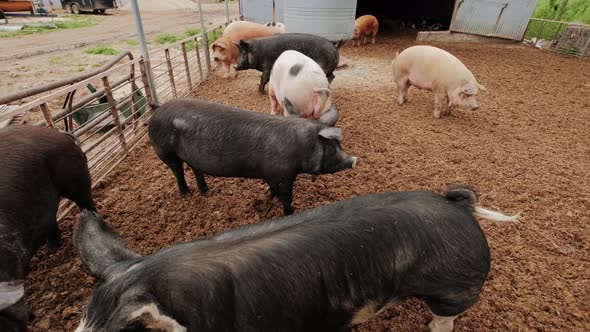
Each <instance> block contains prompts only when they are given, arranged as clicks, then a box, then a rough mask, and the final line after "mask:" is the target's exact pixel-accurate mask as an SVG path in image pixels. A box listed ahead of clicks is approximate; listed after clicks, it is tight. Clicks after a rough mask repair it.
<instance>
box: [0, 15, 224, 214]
mask: <svg viewBox="0 0 590 332" xmlns="http://www.w3.org/2000/svg"><path fill="white" fill-rule="evenodd" d="M224 26H225V24H223V25H219V26H215V27H213V28H211V29H209V30H208V31H207V32H206V34H204V36H205V38H204V39H203V38H202V37H201V35H199V36H194V37H188V38H185V39H182V40H180V41H178V42H175V43H173V44H169V45H166V46H165V47H162V48H159V49H155V50H152V51H150V52H149V57H150V64H151V67H152V70H153V73H154V85H155V91H156V93H157V94H158V99H159V102H160V103H164V102H166V101H168V100H170V99H173V98H179V97H184V96H187V95H189V94H190V93H191V92H192V91H193V90H194V89H195V88H196V86H197V85H198V84H200V83H201V82H203V81H204V80H205V79H206V78H207V76H208V75H209V74H210V71H211V70H212V69H211V68H214V62H213V61H212V59H211V58H207V56H206V54H207V52H204V48H206V47H209V45H210V44H211V43H212V41H213V40H214V39H216V38H217V37H218V36H221V33H222V31H223V28H224ZM118 58H121V59H119V60H118V62H116V61H112V63H110V64H109V68H108V69H106V70H103V71H101V72H99V73H97V74H96V75H93V76H90V77H87V78H84V79H79V80H76V82H75V83H71V84H69V83H66V84H61V85H59V84H57V86H58V87H55V86H53V87H51V89H48V90H45V91H41V90H39V89H38V90H34V91H31V93H29V94H21V95H27V97H29V100H30V97H31V94H32V93H34V95H33V98H35V99H34V100H31V101H28V102H23V98H24V97H22V96H16V99H14V100H4V101H3V103H11V104H13V105H14V104H16V105H18V104H20V105H18V106H12V108H11V110H10V111H9V112H4V113H0V123H6V120H9V119H10V117H11V116H14V115H20V116H22V115H23V114H26V113H29V112H32V113H36V114H40V115H42V120H39V121H38V122H36V123H33V124H32V125H35V126H47V127H52V128H56V129H58V130H60V131H64V132H68V133H71V134H73V135H75V136H76V137H77V138H78V140H79V141H80V147H81V148H82V151H84V153H85V154H86V157H87V159H88V167H89V169H90V174H91V177H92V183H93V188H94V187H96V186H97V185H98V184H99V183H100V182H101V181H102V180H103V179H104V178H105V177H106V176H107V175H108V174H109V173H110V172H111V171H112V170H113V169H114V168H115V167H116V166H117V165H118V164H120V163H121V162H122V161H123V160H124V159H125V158H126V157H127V156H128V155H129V152H130V151H131V150H133V149H134V148H135V147H136V146H137V145H138V144H139V143H140V142H142V140H143V139H144V138H145V137H146V135H147V124H148V121H149V119H150V118H151V116H152V114H153V112H154V111H155V109H156V108H155V105H153V102H152V95H151V91H152V89H150V85H149V84H150V83H149V81H148V78H147V74H146V72H147V68H146V63H145V62H144V60H143V58H142V57H139V58H133V56H131V54H129V59H126V58H123V56H118ZM207 63H209V65H207ZM4 99H6V98H4ZM73 206H74V204H73V203H71V202H70V201H69V200H63V201H62V204H61V205H60V211H59V213H58V220H61V219H63V218H64V217H65V216H66V215H67V214H68V213H69V212H70V211H71V209H72V208H73Z"/></svg>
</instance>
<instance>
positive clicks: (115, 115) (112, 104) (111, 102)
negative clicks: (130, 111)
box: [102, 76, 129, 153]
mask: <svg viewBox="0 0 590 332" xmlns="http://www.w3.org/2000/svg"><path fill="white" fill-rule="evenodd" d="M102 84H103V85H104V94H105V95H106V96H107V99H108V101H109V106H110V107H109V110H110V112H111V116H112V117H113V122H114V123H115V127H117V131H118V132H119V141H120V142H121V146H122V147H123V149H124V150H125V153H129V149H128V148H127V142H126V141H125V133H123V127H122V126H121V121H119V112H118V110H117V102H116V101H115V98H113V93H112V91H111V84H110V83H109V79H108V77H106V76H105V77H103V78H102Z"/></svg>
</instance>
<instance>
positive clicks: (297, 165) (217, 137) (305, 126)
mask: <svg viewBox="0 0 590 332" xmlns="http://www.w3.org/2000/svg"><path fill="white" fill-rule="evenodd" d="M148 132H149V137H150V142H151V143H152V146H153V147H154V150H155V152H156V154H157V155H158V157H159V158H160V159H161V160H162V161H163V162H164V163H165V164H166V165H167V166H168V167H170V169H171V170H172V172H173V173H174V175H175V176H176V180H177V183H178V188H179V190H180V192H181V193H182V194H186V193H188V191H189V189H188V186H187V184H186V180H185V178H184V169H183V163H184V162H186V163H187V164H188V165H189V166H190V167H191V168H192V170H193V172H194V173H195V177H196V178H197V186H198V187H199V190H200V191H201V193H206V192H207V191H208V190H209V188H208V187H207V183H206V182H205V175H214V176H223V177H244V178H254V179H263V180H264V181H266V183H268V185H269V186H270V191H271V195H272V196H278V198H279V199H280V201H281V203H282V204H283V210H284V213H285V214H291V213H292V212H293V208H292V206H291V203H292V200H293V183H294V182H295V179H296V177H297V175H298V174H300V173H309V174H328V173H334V172H338V171H341V170H344V169H347V168H352V167H354V166H355V164H356V161H357V158H356V157H352V156H349V155H348V154H347V153H346V152H344V150H342V148H341V146H340V142H339V141H340V140H341V139H342V133H341V131H340V129H338V128H334V127H329V126H327V125H325V124H321V123H319V122H317V121H312V120H306V119H299V118H284V117H278V116H272V115H269V114H264V113H259V112H253V111H246V110H242V109H239V108H235V107H231V106H228V105H223V104H218V103H213V102H209V101H205V100H199V99H190V98H186V99H175V100H172V101H169V102H167V103H166V104H164V105H162V107H160V108H159V109H158V110H157V111H156V113H155V114H154V116H153V118H152V120H151V122H150V124H149V131H148Z"/></svg>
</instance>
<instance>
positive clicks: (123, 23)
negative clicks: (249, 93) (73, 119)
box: [0, 1, 238, 95]
mask: <svg viewBox="0 0 590 332" xmlns="http://www.w3.org/2000/svg"><path fill="white" fill-rule="evenodd" d="M202 6H203V20H204V21H205V26H206V27H207V28H209V27H211V26H213V25H216V24H220V23H223V22H225V4H224V3H213V4H203V5H202ZM81 15H90V14H81ZM141 16H142V21H143V28H144V31H145V35H146V39H147V41H148V43H149V45H148V46H149V48H159V47H162V45H160V44H157V43H155V42H154V39H155V38H156V36H158V35H161V34H174V35H177V36H180V37H183V38H184V37H186V35H185V32H186V30H188V29H195V28H200V20H199V12H198V10H197V6H196V4H195V8H194V9H190V10H188V9H185V10H172V11H157V12H154V11H144V12H142V13H141ZM237 16H238V5H237V1H232V3H231V4H230V18H235V17H237ZM92 19H93V21H96V24H95V25H93V26H90V27H86V28H77V29H65V30H57V31H47V32H43V33H37V34H32V35H23V36H18V37H10V38H0V44H1V45H2V52H0V95H3V94H7V93H11V92H14V91H18V90H22V89H26V88H30V87H32V86H34V85H39V84H43V83H48V82H52V81H55V80H58V79H61V78H65V77H69V76H73V75H77V74H79V73H80V72H84V71H90V70H92V69H94V68H96V67H98V66H100V65H102V64H104V63H105V62H107V61H108V60H110V59H111V58H112V57H113V56H112V55H100V54H99V55H91V54H86V53H85V51H86V50H87V49H88V48H91V47H94V46H97V45H108V46H110V47H112V48H114V49H115V50H117V51H125V50H131V51H132V52H133V54H134V55H136V56H139V55H140V51H139V46H138V42H137V34H136V29H135V21H134V19H133V14H132V12H130V11H126V10H110V11H108V12H107V15H93V16H92Z"/></svg>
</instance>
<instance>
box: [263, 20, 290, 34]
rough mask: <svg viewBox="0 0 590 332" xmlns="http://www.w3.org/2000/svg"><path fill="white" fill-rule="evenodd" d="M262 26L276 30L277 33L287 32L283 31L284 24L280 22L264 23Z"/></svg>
mask: <svg viewBox="0 0 590 332" xmlns="http://www.w3.org/2000/svg"><path fill="white" fill-rule="evenodd" d="M264 25H266V26H267V27H273V28H275V29H277V31H279V32H280V33H285V32H287V31H286V29H285V24H284V23H281V22H266V23H265V24H264Z"/></svg>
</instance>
